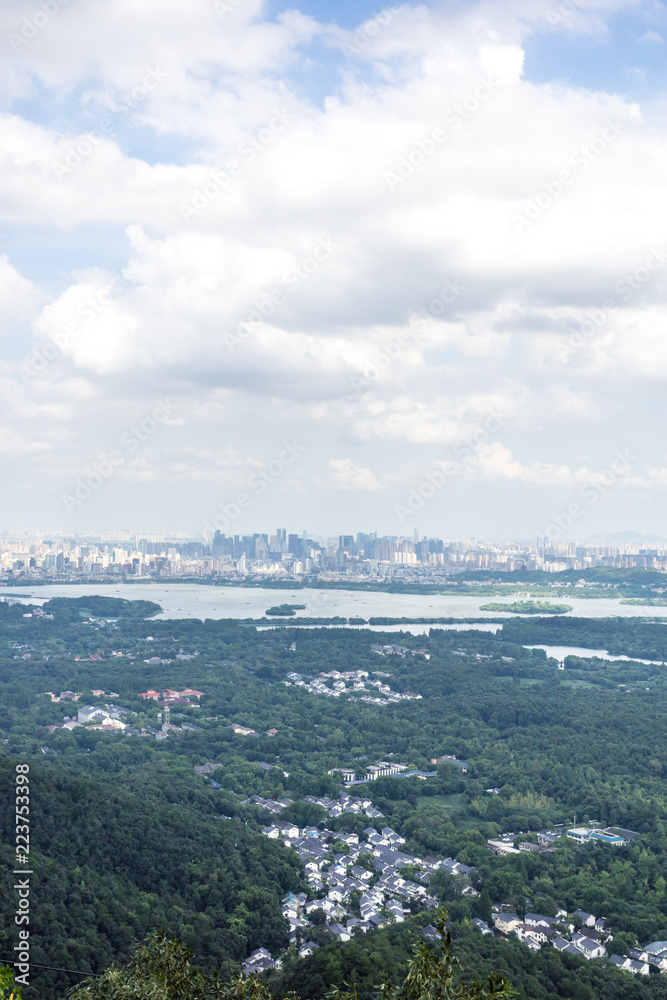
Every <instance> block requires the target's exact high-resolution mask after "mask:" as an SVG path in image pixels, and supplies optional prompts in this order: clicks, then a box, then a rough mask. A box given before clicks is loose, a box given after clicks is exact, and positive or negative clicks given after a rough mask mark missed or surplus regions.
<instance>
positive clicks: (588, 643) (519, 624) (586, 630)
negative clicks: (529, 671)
mask: <svg viewBox="0 0 667 1000" xmlns="http://www.w3.org/2000/svg"><path fill="white" fill-rule="evenodd" d="M500 636H501V638H503V639H506V640H507V641H508V642H516V643H530V644H532V645H537V644H538V643H544V644H545V645H547V644H548V645H552V646H583V647H585V648H587V649H607V650H608V651H609V652H610V653H613V654H614V655H616V656H631V657H632V656H636V657H640V658H641V659H644V660H667V625H666V624H665V623H664V621H662V622H660V621H658V622H651V621H646V619H645V618H534V619H531V620H530V621H519V620H516V621H511V622H507V623H505V624H504V625H503V627H502V630H501V632H500Z"/></svg>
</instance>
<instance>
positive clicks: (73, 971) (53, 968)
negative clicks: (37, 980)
mask: <svg viewBox="0 0 667 1000" xmlns="http://www.w3.org/2000/svg"><path fill="white" fill-rule="evenodd" d="M0 962H6V963H7V965H15V964H16V962H15V960H14V959H13V958H0ZM28 964H29V965H30V968H31V969H51V971H52V972H67V973H69V975H70V976H90V977H91V978H92V979H99V978H100V976H99V975H98V973H96V972H77V971H76V969H58V968H56V966H55V965H35V963H34V962H30V963H28Z"/></svg>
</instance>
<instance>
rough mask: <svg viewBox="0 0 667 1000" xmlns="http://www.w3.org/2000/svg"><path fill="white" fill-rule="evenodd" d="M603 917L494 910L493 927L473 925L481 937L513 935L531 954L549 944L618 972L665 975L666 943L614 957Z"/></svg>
mask: <svg viewBox="0 0 667 1000" xmlns="http://www.w3.org/2000/svg"><path fill="white" fill-rule="evenodd" d="M606 923H607V920H606V918H605V917H596V916H595V915H594V914H592V913H587V912H586V911H585V910H574V911H573V912H572V913H571V914H568V913H567V911H566V910H563V909H559V910H558V911H557V913H556V916H555V917H547V916H544V914H542V913H526V914H525V916H524V917H523V918H521V917H520V916H518V915H517V914H516V913H508V912H505V911H503V910H501V909H499V908H495V909H494V913H493V928H492V927H490V926H489V925H488V924H487V923H485V922H484V921H483V920H480V919H479V918H475V919H474V920H473V924H474V926H475V927H476V928H477V930H479V931H481V933H482V934H493V933H494V932H495V933H496V934H497V935H498V936H499V937H501V938H504V937H507V936H508V935H510V934H513V935H515V936H516V937H517V938H518V939H519V941H522V942H523V943H524V944H525V945H526V946H527V947H528V948H530V950H531V951H539V950H540V949H541V948H542V947H543V946H544V945H547V944H548V945H551V946H552V947H553V948H555V949H556V951H559V952H562V953H563V954H566V955H576V956H577V957H579V958H585V959H587V960H588V961H590V960H591V959H594V958H607V957H608V958H609V961H610V962H611V963H612V964H613V965H615V966H617V968H619V969H624V970H625V971H626V972H631V973H633V974H634V975H641V976H647V975H648V974H649V972H650V966H654V967H655V968H656V969H657V970H658V971H659V972H662V973H666V972H667V941H655V942H653V943H652V944H649V945H646V946H645V947H644V948H631V949H629V951H630V954H629V955H617V954H615V953H614V952H613V951H612V953H611V954H610V955H608V954H607V953H608V948H607V946H609V950H610V951H611V948H612V947H613V935H612V934H611V932H610V931H609V929H608V928H607V926H606Z"/></svg>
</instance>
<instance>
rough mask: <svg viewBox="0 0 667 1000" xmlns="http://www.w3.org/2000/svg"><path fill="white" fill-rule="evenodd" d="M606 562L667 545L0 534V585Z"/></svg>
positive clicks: (447, 574) (396, 576) (403, 579)
mask: <svg viewBox="0 0 667 1000" xmlns="http://www.w3.org/2000/svg"><path fill="white" fill-rule="evenodd" d="M597 566H605V567H612V568H617V569H625V568H635V567H640V568H648V569H656V570H659V571H661V572H665V571H667V542H662V541H661V542H651V543H650V547H649V545H647V543H646V542H644V543H642V542H636V541H628V542H618V543H615V544H602V543H600V544H591V543H582V542H561V541H556V542H554V541H549V540H548V539H546V538H544V539H541V538H538V539H535V541H534V542H516V541H514V542H513V541H497V540H489V541H484V540H478V539H469V540H466V541H461V540H451V539H443V538H437V537H423V536H421V535H420V534H419V532H418V531H416V530H415V531H414V533H413V534H412V536H407V535H403V536H395V535H384V536H379V535H378V534H377V532H370V533H365V532H359V533H357V534H356V535H338V536H335V537H322V536H317V535H309V534H308V533H307V532H305V531H304V532H302V533H301V534H293V533H288V532H287V530H286V529H285V528H278V529H277V530H276V532H275V533H274V534H268V533H261V532H257V533H254V534H246V535H225V534H223V533H221V532H219V531H217V532H216V533H215V535H213V537H211V538H209V539H205V538H201V537H199V538H197V537H194V536H187V535H177V536H171V537H167V536H157V535H132V534H129V533H122V532H115V533H109V534H108V535H97V536H93V535H85V536H84V535H67V536H65V535H58V534H51V535H45V534H40V535H37V534H35V535H27V534H26V535H22V536H10V535H9V534H8V533H4V534H3V535H1V536H0V582H2V583H4V584H8V583H17V582H21V581H24V582H26V583H29V582H31V581H39V580H50V581H66V582H72V581H82V582H83V581H88V580H93V581H97V580H100V579H105V578H113V579H118V578H120V579H128V578H132V579H134V580H142V579H145V580H150V579H156V578H158V579H178V580H188V579H192V580H202V579H212V580H214V579H216V578H217V579H224V580H229V581H234V580H251V581H255V582H261V581H262V580H266V581H269V580H276V581H280V580H285V581H287V580H301V581H308V580H312V581H319V582H333V581H343V580H345V581H355V582H371V581H376V582H380V583H383V584H384V583H406V584H414V583H436V584H437V583H444V582H454V581H453V580H452V578H456V576H457V575H459V574H461V573H469V572H474V571H487V572H501V573H509V572H513V571H521V570H530V571H538V570H539V571H545V572H547V573H557V572H561V571H563V570H584V569H587V568H590V567H597Z"/></svg>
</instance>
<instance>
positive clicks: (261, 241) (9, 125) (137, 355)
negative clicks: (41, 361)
mask: <svg viewBox="0 0 667 1000" xmlns="http://www.w3.org/2000/svg"><path fill="white" fill-rule="evenodd" d="M628 6H632V5H628V4H623V3H621V2H620V0H618V2H617V0H609V2H606V0H600V2H592V3H590V4H587V5H586V7H585V8H582V9H577V10H575V11H574V12H573V16H572V17H571V18H569V19H568V20H567V23H560V22H559V23H554V24H550V23H549V20H548V18H547V14H548V13H549V12H550V11H551V10H552V5H551V4H550V3H549V2H547V0H515V2H514V3H512V4H501V3H499V2H496V0H485V2H482V3H480V4H476V5H471V4H467V5H461V6H460V7H458V8H452V7H451V6H447V7H446V6H445V5H440V4H434V5H433V6H431V7H429V6H426V5H420V6H416V7H411V6H409V5H401V6H400V7H399V8H398V9H397V10H395V11H394V12H392V13H391V16H390V17H389V18H388V19H387V18H385V19H384V21H383V23H382V24H381V31H379V32H378V33H376V34H371V35H368V25H366V28H364V27H363V26H361V28H360V29H359V30H360V31H361V34H360V35H359V33H358V32H357V33H356V35H358V37H359V38H361V39H362V40H363V39H364V38H365V37H368V44H363V45H359V44H358V42H357V43H355V42H354V38H355V37H356V35H355V32H352V33H350V32H345V31H342V30H341V29H339V28H337V27H336V26H335V25H324V24H318V23H316V21H315V20H314V19H312V18H310V17H306V16H304V15H302V14H300V13H298V12H297V11H291V12H287V13H284V14H283V15H282V16H280V17H278V18H276V19H274V20H272V21H270V20H268V19H267V18H266V15H265V8H264V6H263V5H262V4H261V3H260V2H259V0H243V2H242V3H240V4H239V5H238V7H235V8H234V9H233V10H232V11H230V12H229V13H228V14H227V15H225V16H224V17H218V16H217V14H216V12H215V8H214V5H213V4H212V3H210V2H209V0H195V2H194V3H192V4H191V5H190V6H189V7H188V10H187V15H186V14H185V13H184V8H183V6H182V5H181V4H178V3H176V0H167V2H166V3H164V2H161V3H160V4H159V5H158V4H157V0H150V2H148V3H144V4H141V5H140V8H137V9H136V11H135V10H134V8H133V9H132V13H131V15H128V10H129V8H128V7H127V3H126V0H110V2H109V3H106V4H105V5H103V6H102V7H100V5H99V4H96V3H93V0H79V2H78V3H77V5H66V6H64V7H63V8H62V10H61V11H60V12H59V13H58V14H57V16H54V17H53V18H52V19H51V20H50V21H49V23H48V24H46V25H45V26H44V27H43V29H41V30H40V31H39V32H37V33H36V34H35V37H34V38H33V39H32V40H30V41H29V42H27V43H26V44H25V45H20V46H19V51H18V52H17V53H16V59H14V60H13V64H12V66H11V67H10V70H8V76H7V80H8V90H7V94H8V98H7V105H6V106H7V111H6V112H5V113H4V114H3V115H2V116H1V117H0V140H1V141H0V150H2V152H0V184H1V190H2V191H3V204H4V214H5V218H6V220H7V221H6V225H10V224H12V225H23V226H26V227H29V228H30V229H31V230H39V231H44V230H46V231H48V232H49V233H52V232H54V231H55V232H56V233H57V238H58V239H59V240H63V241H64V240H68V239H70V237H72V238H73V239H74V241H76V237H77V236H78V235H81V238H82V239H83V237H84V235H85V237H86V239H87V240H88V245H89V246H90V245H92V250H91V251H90V252H89V260H88V262H87V264H86V266H84V267H81V266H80V267H79V268H78V269H75V270H72V271H71V272H69V273H68V270H67V268H68V267H69V264H68V263H66V262H65V261H64V260H63V262H62V263H61V261H60V260H59V259H57V260H56V259H54V263H53V266H52V269H51V272H50V273H49V275H48V278H49V280H48V282H46V281H45V285H46V284H48V286H49V287H50V288H54V289H56V290H55V291H54V292H53V293H52V294H51V295H50V296H48V301H46V298H47V296H46V295H45V294H44V293H43V292H40V290H39V289H38V288H37V286H36V284H35V282H34V281H29V280H28V279H27V277H24V276H22V275H21V273H20V271H21V267H20V266H19V263H18V257H17V260H13V259H12V257H11V254H10V255H9V256H8V257H6V258H0V305H2V308H3V315H4V316H5V317H12V322H13V323H14V327H13V328H12V329H14V328H16V327H17V326H18V327H20V328H21V329H22V330H23V331H25V332H26V333H27V331H28V330H29V329H30V330H31V331H32V339H29V338H27V337H24V345H25V350H24V355H25V357H26V359H27V363H28V365H29V366H30V365H31V364H33V362H34V359H35V358H36V357H37V354H35V352H43V351H44V350H45V345H47V342H48V341H49V340H55V342H56V344H57V345H58V349H57V351H55V353H53V349H52V348H49V350H50V351H51V357H49V358H48V359H47V360H48V363H47V364H45V365H43V366H41V367H40V370H39V371H37V370H35V371H32V370H31V373H30V375H29V377H28V378H26V377H25V375H24V377H23V378H22V377H21V374H20V372H19V371H18V367H19V363H18V362H17V363H16V364H15V363H14V362H15V358H14V355H11V356H10V354H9V353H8V354H7V364H6V366H5V368H4V369H3V375H2V377H3V379H4V381H5V382H6V384H7V393H6V394H5V395H4V398H3V403H2V406H0V418H1V419H2V421H3V424H6V425H7V426H10V425H11V422H12V421H13V420H15V419H20V420H23V421H25V422H26V427H28V426H29V427H30V430H31V433H32V435H33V439H34V441H36V442H42V443H44V442H46V444H44V447H45V448H47V447H48V449H49V454H50V455H52V456H53V461H52V464H50V465H49V466H48V467H44V469H43V470H41V471H44V472H45V474H47V473H48V474H49V475H53V476H57V475H58V474H59V473H58V463H59V462H60V467H61V469H65V468H67V469H75V468H77V467H81V466H82V463H85V461H87V460H88V457H89V456H91V455H92V456H94V455H95V454H97V453H101V452H103V451H104V449H105V448H108V447H110V446H111V444H112V443H113V441H114V440H116V439H117V437H118V435H119V434H120V433H121V432H122V430H123V428H124V427H125V426H126V425H127V420H128V418H130V417H131V418H132V419H135V416H134V414H135V413H139V414H142V413H144V412H148V410H147V407H149V404H150V401H151V400H154V399H155V398H156V397H157V395H158V394H160V393H171V394H173V395H174V396H176V397H178V399H179V403H180V406H181V409H180V411H179V413H180V416H179V418H178V422H177V423H176V422H174V425H173V426H170V427H169V429H168V433H166V434H165V435H162V437H163V438H164V440H161V441H160V442H159V443H158V442H157V441H156V442H155V443H154V444H153V445H151V447H150V448H147V449H146V451H145V452H144V453H142V455H141V456H137V457H136V458H135V459H134V460H133V463H132V464H131V465H130V464H128V465H127V468H126V469H125V471H124V473H123V476H124V477H125V478H128V477H130V476H131V475H132V476H134V477H135V479H136V480H137V481H139V482H143V483H146V484H150V483H151V482H155V483H159V482H170V483H175V482H185V483H190V484H192V485H193V488H194V484H197V483H199V484H204V485H215V486H218V485H224V484H225V483H227V484H229V485H231V486H235V485H237V484H239V483H242V482H243V481H244V479H245V477H246V476H247V475H250V474H251V471H252V466H253V462H258V461H260V460H261V459H260V458H259V457H257V456H258V455H259V454H261V449H258V448H257V442H258V441H262V440H263V439H262V435H263V434H264V435H266V434H269V435H273V434H275V435H276V437H277V438H278V439H279V437H280V435H281V434H283V433H285V434H289V433H294V432H295V428H296V429H298V430H299V432H301V430H302V429H304V430H305V431H306V432H307V433H308V434H311V435H312V436H313V441H312V447H311V452H310V454H311V455H312V456H315V455H317V456H318V458H317V459H315V458H308V459H307V460H304V465H303V471H300V472H299V475H298V476H296V477H295V478H294V482H295V483H297V482H298V483H299V488H303V489H304V490H305V491H306V492H307V487H308V485H309V484H310V485H312V484H313V483H319V488H320V489H322V490H324V491H327V490H331V491H335V492H336V494H337V495H339V494H340V492H341V491H342V492H345V491H347V492H351V491H360V492H370V493H373V492H379V491H380V490H383V489H384V488H385V484H386V483H388V482H395V481H396V476H399V477H400V476H401V475H404V476H405V477H406V480H405V481H409V475H411V474H412V473H409V470H410V469H411V468H413V467H414V468H415V469H419V468H430V467H432V465H433V462H437V461H441V460H443V461H444V460H445V454H446V453H453V452H454V450H455V449H456V448H457V447H459V448H461V449H463V451H465V450H466V449H468V452H469V453H467V454H465V456H464V460H463V461H461V462H459V463H458V465H457V466H456V476H457V477H458V478H459V480H460V481H461V482H463V481H465V482H480V483H486V484H488V483H490V482H504V483H506V484H509V485H513V486H514V487H516V489H517V491H520V490H522V489H524V488H527V487H543V486H546V487H563V488H567V487H568V486H571V485H572V483H573V482H574V481H575V480H576V478H577V476H578V475H579V473H578V472H573V471H572V470H575V469H580V468H583V466H581V462H580V460H579V459H578V457H577V454H578V451H577V449H579V441H578V440H577V441H576V442H575V440H574V437H573V436H572V426H573V424H574V425H576V427H577V435H576V437H577V439H578V438H579V437H580V436H581V437H584V438H586V439H587V444H586V447H590V446H591V442H593V441H595V440H596V439H597V438H596V436H600V435H603V436H604V435H607V436H609V437H610V438H611V437H612V436H613V434H616V435H618V436H619V439H620V434H621V432H622V430H623V420H624V419H627V414H628V413H629V412H632V409H633V401H632V399H630V398H629V397H627V399H626V395H625V394H626V393H627V392H629V387H628V380H632V382H633V387H638V388H637V391H638V392H641V388H640V387H642V386H653V385H654V384H656V383H662V382H664V380H665V379H666V378H667V353H666V348H665V343H667V340H666V338H665V322H666V320H667V313H666V312H665V309H666V298H667V268H665V269H664V270H665V274H663V271H662V269H661V268H659V269H657V270H655V272H651V275H650V280H647V281H645V282H644V281H642V280H640V281H639V283H638V285H637V288H636V289H632V294H631V296H630V297H629V298H628V297H626V295H625V292H623V291H621V290H619V287H620V286H624V285H625V283H626V277H627V275H630V277H632V276H633V275H637V274H638V273H639V271H638V269H641V268H642V267H644V262H645V261H646V260H647V255H648V254H649V253H650V252H651V247H652V246H658V247H660V246H661V244H660V242H659V240H660V237H661V236H662V233H663V231H664V217H665V213H666V211H667V195H666V193H665V186H664V164H665V162H666V161H667V137H666V136H665V134H664V127H663V125H662V124H661V123H660V121H658V120H656V119H654V118H652V117H651V116H650V114H649V112H648V111H647V109H645V108H640V107H639V106H637V105H635V104H633V103H631V102H629V101H628V100H625V99H624V98H623V97H622V96H620V95H618V94H615V93H606V92H605V91H604V90H603V89H602V88H599V89H598V90H596V91H593V90H585V89H584V88H581V87H574V86H565V85H563V84H561V83H558V82H552V83H549V84H543V85H538V84H535V83H534V82H531V81H530V80H527V79H526V78H525V76H524V64H523V63H524V61H523V54H524V43H525V39H526V37H527V36H528V35H529V34H530V32H531V31H534V30H539V31H544V30H546V29H548V30H554V31H560V30H566V31H572V32H582V31H591V32H599V31H601V30H602V29H603V28H604V26H605V19H606V18H607V17H608V15H609V14H610V13H612V12H613V11H615V10H618V9H623V8H626V7H628ZM30 14H31V12H30V11H28V12H27V13H26V7H25V4H24V3H23V0H9V2H8V3H7V4H5V5H4V7H3V10H2V12H0V30H4V31H5V32H11V31H14V32H16V31H18V30H19V29H20V26H21V24H22V19H23V18H24V17H30ZM128 16H129V21H128ZM128 23H131V25H132V30H131V31H128V28H127V25H128ZM369 23H370V22H369ZM364 31H366V35H364V33H363V32H364ZM313 40H317V42H318V44H319V43H323V44H324V45H325V46H327V47H328V56H329V57H330V58H336V57H335V55H334V54H335V53H336V51H337V50H339V49H340V47H341V46H343V45H345V46H348V47H349V46H350V45H352V46H353V50H352V52H351V53H348V56H347V57H341V60H340V63H339V65H338V70H339V71H340V83H339V84H336V85H334V84H332V82H331V78H326V83H325V82H323V81H324V80H325V78H324V76H323V75H322V76H321V77H320V76H318V67H317V60H318V59H319V55H318V52H319V51H320V50H319V49H317V48H316V47H314V48H312V49H309V48H308V46H309V45H310V43H311V42H312V41H313ZM647 40H648V39H647ZM355 44H356V45H357V48H356V50H355V49H354V45H355ZM308 60H310V61H308ZM151 67H152V68H153V72H154V75H153V77H152V78H151V85H150V86H148V85H146V86H144V82H143V81H145V80H147V77H146V74H147V73H148V70H149V68H151ZM328 72H334V73H335V72H336V70H333V71H331V70H328ZM485 81H486V82H485ZM153 83H154V84H155V85H154V86H153ZM311 85H312V86H311ZM318 88H319V89H318ZM311 89H312V93H313V97H312V99H311V98H310V96H309V95H310V93H311ZM142 90H143V93H139V91H142ZM45 93H46V94H47V95H48V101H49V102H50V103H49V108H50V110H54V113H53V114H51V115H50V116H49V121H50V122H52V123H53V124H49V125H48V126H47V125H45V124H43V123H42V120H41V118H38V117H37V116H35V120H34V121H33V120H30V117H29V115H28V114H27V112H25V111H24V112H23V113H20V112H19V110H18V105H14V104H12V103H11V98H12V96H16V95H17V94H21V95H23V96H24V97H26V98H28V101H27V102H24V104H22V105H21V108H25V107H27V106H29V102H30V101H31V100H32V101H35V100H36V99H37V96H38V95H40V94H41V95H43V94H45ZM133 94H134V96H132V95H133ZM322 95H324V96H322ZM123 102H124V103H123ZM124 108H125V109H127V113H126V111H125V110H123V109H124ZM105 116H106V117H107V118H108V120H109V122H110V124H109V126H108V128H107V127H105V128H101V123H102V122H103V120H104V118H105ZM46 117H47V116H46V115H44V116H42V118H46ZM610 121H611V122H612V126H611V127H610V125H609V122H610ZM272 123H273V124H272ZM436 129H439V130H440V132H438V136H439V138H438V140H437V141H436V140H435V139H434V138H433V134H434V130H436ZM95 130H98V131H99V132H100V135H99V136H97V135H94V139H93V140H91V139H90V134H91V132H92V133H95ZM605 137H606V138H605ZM253 143H254V144H255V145H253ZM232 161H233V163H235V164H236V166H233V164H232ZM58 165H60V166H59V167H58ZM564 171H567V174H568V177H569V178H570V179H569V180H568V181H565V180H562V179H561V180H559V177H562V175H563V172H564ZM388 175H393V176H395V177H398V178H399V179H398V181H396V182H394V181H391V182H390V181H389V180H388ZM215 177H217V178H218V180H217V181H216V180H215V179H214V178H215ZM221 178H222V179H221ZM216 185H217V186H216ZM183 206H190V209H191V210H189V211H185V212H184V211H183ZM517 217H521V218H523V219H525V220H526V221H525V224H521V225H519V226H517V224H516V218H517ZM112 229H113V232H114V233H116V234H117V233H125V240H126V242H125V244H124V246H123V244H122V242H120V241H118V240H117V241H116V243H115V244H114V246H115V248H116V249H115V251H114V252H115V259H116V263H115V264H114V263H110V259H111V257H112V255H111V254H106V253H102V252H100V253H99V255H96V247H95V239H96V238H97V236H98V234H99V240H100V243H102V241H105V240H107V239H108V234H109V232H110V231H111V230H112ZM91 233H92V234H93V237H91ZM72 234H74V236H72ZM105 246H106V244H105ZM322 246H327V247H330V249H329V250H327V251H326V252H322V253H320V252H319V251H318V248H321V247H322ZM112 267H116V271H112V270H111V268H112ZM31 273H32V272H31ZM26 274H27V267H26ZM642 274H643V272H642ZM635 283H636V282H635ZM630 287H631V286H630ZM610 298H612V299H613V301H614V306H615V308H614V309H613V310H607V307H606V306H604V303H605V302H607V301H608V300H609V299H610ZM596 310H597V311H600V310H602V311H603V313H604V318H603V322H602V324H601V325H600V326H599V327H598V326H595V329H594V330H593V332H592V334H591V335H584V336H582V338H581V343H580V344H579V343H577V345H576V349H570V348H571V343H570V339H571V337H572V336H573V331H574V332H575V333H576V331H578V330H581V329H583V328H584V325H585V324H586V322H587V317H589V316H590V314H591V311H593V312H594V313H595V311H596ZM244 323H245V324H246V325H245V326H242V324H244ZM240 325H241V326H240ZM239 330H241V334H239ZM47 346H48V345H47ZM31 359H32V360H31ZM369 373H370V374H369ZM610 386H612V387H613V388H610ZM493 413H500V414H501V415H502V416H501V419H500V420H499V424H500V426H499V428H497V429H495V430H493V431H488V428H486V423H485V422H486V421H487V419H488V416H489V414H493ZM603 418H604V419H603ZM40 421H41V422H47V424H48V428H47V432H44V431H43V429H41V428H40ZM614 421H615V422H616V423H612V422H614ZM564 427H566V428H567V433H566V435H563V428H564ZM35 428H37V431H36V430H35ZM612 428H613V429H612ZM568 435H570V437H569V438H568V440H564V437H566V438H567V437H568ZM538 438H539V444H536V441H537V439H538ZM27 439H28V438H27V436H26V440H27ZM14 440H15V441H19V438H16V439H14V438H7V441H9V442H10V445H11V442H12V441H14ZM20 440H23V438H22V437H21V438H20ZM41 446H42V445H39V447H41ZM11 447H12V448H13V449H14V450H13V451H12V454H13V453H16V454H17V455H19V454H20V446H19V445H17V446H16V448H14V445H11ZM652 447H654V445H653V443H649V444H647V451H650V449H651V448H652ZM582 448H583V445H582ZM352 449H354V455H355V458H354V459H351V458H339V457H335V456H339V455H341V454H343V455H345V454H350V453H351V450H352ZM28 450H29V449H27V448H26V449H25V452H24V454H26V455H27V454H28ZM593 450H594V449H593ZM611 450H612V451H613V448H612V449H611ZM574 452H577V454H574ZM330 456H334V457H332V458H330ZM457 457H458V458H461V455H459V456H457ZM327 461H328V465H327V474H326V477H325V478H324V479H322V477H321V473H320V472H319V471H318V470H319V469H321V468H322V465H323V462H324V463H326V462H327ZM318 463H319V464H318ZM647 464H648V466H649V467H650V468H651V469H653V470H659V469H661V468H662V462H661V461H659V460H658V458H657V457H656V456H651V455H648V454H647ZM371 466H372V468H373V470H375V471H371ZM586 467H587V466H586ZM402 470H404V471H402ZM123 476H120V477H119V478H121V479H122V478H123ZM644 478H645V479H646V481H647V483H648V484H649V485H650V484H652V483H653V484H657V483H658V482H659V481H660V475H659V473H658V472H655V474H654V472H651V473H650V474H649V473H647V474H646V476H645V477H644ZM338 499H339V500H340V499H341V498H340V496H338ZM332 509H333V508H332Z"/></svg>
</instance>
